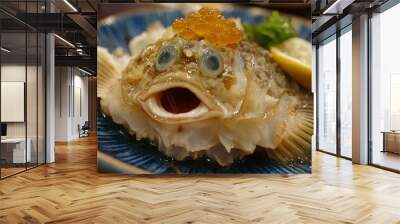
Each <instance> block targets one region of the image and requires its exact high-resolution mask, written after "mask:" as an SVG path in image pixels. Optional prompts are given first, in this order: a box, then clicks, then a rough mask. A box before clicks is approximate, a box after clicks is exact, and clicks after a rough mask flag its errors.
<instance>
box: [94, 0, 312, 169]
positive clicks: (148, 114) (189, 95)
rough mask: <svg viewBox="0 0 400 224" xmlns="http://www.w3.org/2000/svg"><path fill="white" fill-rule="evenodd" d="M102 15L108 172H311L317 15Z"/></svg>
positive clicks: (150, 11) (185, 7)
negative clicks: (313, 37)
mask: <svg viewBox="0 0 400 224" xmlns="http://www.w3.org/2000/svg"><path fill="white" fill-rule="evenodd" d="M301 10H304V9H301ZM99 15H106V16H103V17H102V19H101V20H100V21H99V22H98V33H97V35H98V54H97V55H98V98H99V105H98V111H99V113H98V118H97V128H98V132H97V133H98V170H99V171H100V172H116V173H129V174H132V173H133V174H209V173H266V174H282V173H310V172H311V136H312V134H313V97H312V93H311V55H312V47H311V43H310V38H311V30H310V24H311V18H307V19H305V18H300V17H297V16H293V15H290V14H286V13H283V12H281V11H279V10H271V9H266V8H262V7H260V6H256V5H235V4H227V3H219V4H139V5H136V4H104V5H100V7H99Z"/></svg>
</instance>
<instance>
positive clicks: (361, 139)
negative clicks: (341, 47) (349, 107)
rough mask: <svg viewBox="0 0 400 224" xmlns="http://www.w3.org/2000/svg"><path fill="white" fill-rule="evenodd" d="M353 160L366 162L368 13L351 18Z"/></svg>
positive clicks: (361, 162) (360, 162)
mask: <svg viewBox="0 0 400 224" xmlns="http://www.w3.org/2000/svg"><path fill="white" fill-rule="evenodd" d="M352 28H353V40H352V43H353V102H352V103H353V116H352V117H353V130H352V134H353V136H352V138H353V140H352V145H353V154H352V156H353V162H354V163H358V164H367V163H368V15H361V16H360V17H358V18H355V19H354V20H353V26H352Z"/></svg>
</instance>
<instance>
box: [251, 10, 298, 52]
mask: <svg viewBox="0 0 400 224" xmlns="http://www.w3.org/2000/svg"><path fill="white" fill-rule="evenodd" d="M244 30H245V32H246V34H247V36H248V37H249V39H251V40H253V41H255V42H256V43H258V44H259V45H261V46H262V47H264V48H270V47H271V46H274V45H277V44H279V43H281V42H283V41H285V40H287V39H289V38H291V37H295V36H297V32H296V30H295V29H294V28H293V25H292V21H291V20H290V19H288V18H285V17H282V16H281V15H279V12H277V11H273V12H272V14H271V15H270V16H269V17H266V18H265V21H264V22H263V23H260V24H244Z"/></svg>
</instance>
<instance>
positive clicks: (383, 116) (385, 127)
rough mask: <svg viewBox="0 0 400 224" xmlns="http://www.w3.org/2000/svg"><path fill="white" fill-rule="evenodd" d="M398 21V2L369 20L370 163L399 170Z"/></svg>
mask: <svg viewBox="0 0 400 224" xmlns="http://www.w3.org/2000/svg"><path fill="white" fill-rule="evenodd" d="M398 21H400V5H396V6H394V7H393V8H391V9H389V10H387V11H385V12H383V13H381V14H376V15H374V16H373V17H372V21H371V22H372V24H371V25H372V49H371V50H372V55H371V57H372V74H371V75H372V77H371V88H372V90H371V91H372V93H371V96H372V98H371V109H372V111H371V121H372V125H371V129H372V130H371V133H372V163H374V164H377V165H380V166H384V167H388V168H392V169H396V170H400V155H399V153H400V113H399V99H398V98H399V96H400V83H399V82H400V63H399V56H398V54H399V52H400V45H399V44H398V40H399V39H400V31H399V29H393V27H397V26H398V24H397V23H398ZM384 132H386V134H384ZM385 137H386V138H385Z"/></svg>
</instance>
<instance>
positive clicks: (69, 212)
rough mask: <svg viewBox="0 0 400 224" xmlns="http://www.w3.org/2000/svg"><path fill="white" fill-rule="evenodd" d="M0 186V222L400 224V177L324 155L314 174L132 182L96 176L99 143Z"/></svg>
mask: <svg viewBox="0 0 400 224" xmlns="http://www.w3.org/2000/svg"><path fill="white" fill-rule="evenodd" d="M56 156H57V162H56V163H55V164H51V165H47V166H42V167H39V168H36V169H33V170H30V171H28V172H26V173H22V174H19V175H17V176H14V177H11V178H8V179H5V180H3V181H0V223H44V222H47V223H174V224H175V223H373V224H376V223H384V224H386V223H400V175H399V174H395V173H391V172H387V171H384V170H380V169H377V168H373V167H369V166H359V165H352V164H351V163H350V162H349V161H347V160H343V159H338V158H335V157H333V156H330V155H326V154H323V153H318V152H316V153H314V154H313V158H314V159H313V160H314V161H313V174H312V175H294V176H254V175H253V176H248V175H243V176H219V177H213V176H207V177H134V176H120V175H113V174H98V173H97V172H96V142H95V138H93V137H91V138H86V139H84V140H81V141H76V142H71V143H69V144H58V145H57V154H56Z"/></svg>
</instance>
